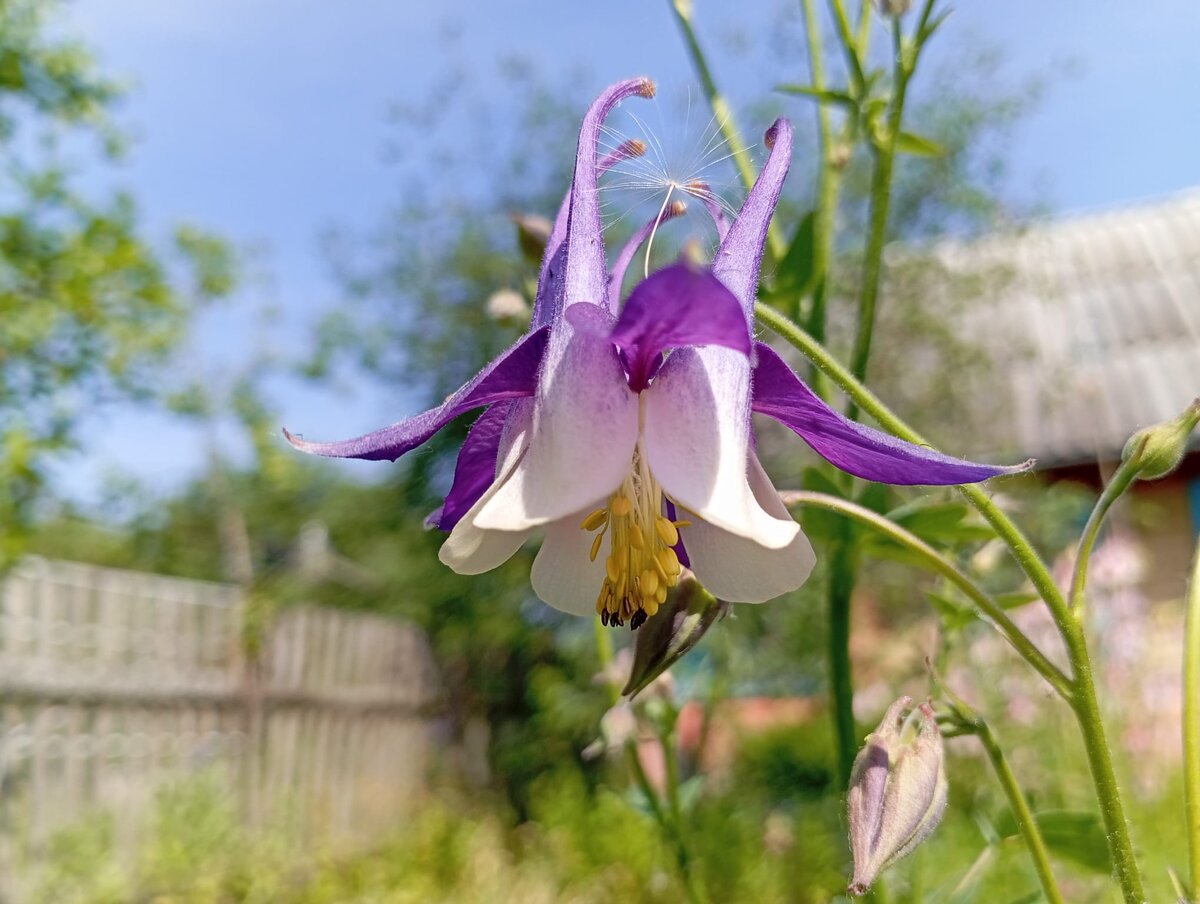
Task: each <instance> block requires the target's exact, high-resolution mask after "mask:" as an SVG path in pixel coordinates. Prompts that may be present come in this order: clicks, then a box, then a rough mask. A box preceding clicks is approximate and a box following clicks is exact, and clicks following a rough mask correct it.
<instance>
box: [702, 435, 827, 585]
mask: <svg viewBox="0 0 1200 904" xmlns="http://www.w3.org/2000/svg"><path fill="white" fill-rule="evenodd" d="M749 477H750V486H751V488H752V489H753V490H754V496H755V498H756V499H757V500H758V503H759V505H761V506H762V507H763V509H765V510H766V511H767V512H769V513H770V514H771V515H773V516H775V517H777V518H786V519H788V520H789V521H791V520H792V519H791V516H790V515H789V514H788V511H787V508H786V507H785V506H784V504H783V502H782V501H780V499H779V493H778V491H776V489H775V487H774V486H773V485H772V484H771V479H770V478H769V477H767V475H766V472H765V471H763V468H762V465H761V464H760V463H759V461H758V456H756V455H754V454H753V453H751V454H750V474H749ZM793 523H795V522H793ZM682 534H683V543H684V546H686V547H687V552H688V558H689V559H690V560H691V563H692V571H694V572H695V573H696V577H697V578H699V579H700V583H702V584H703V585H704V586H705V588H706V589H707V590H708V591H709V592H710V593H712V594H713V595H714V596H716V597H718V598H720V599H723V600H728V601H729V602H731V603H763V602H766V601H767V600H770V599H774V598H775V597H777V596H781V595H782V594H784V593H788V592H789V591H792V590H795V589H796V588H797V587H799V586H800V585H801V584H803V583H804V582H805V581H806V580H807V579H808V576H809V574H810V573H811V572H812V570H813V565H815V564H816V561H817V557H816V556H815V555H814V554H813V550H812V546H811V545H809V542H808V538H807V537H805V536H804V534H803V533H801V532H800V531H799V530H797V532H796V535H795V537H793V538H792V541H791V542H790V543H789V544H788V545H787V546H784V547H783V548H782V549H766V548H764V547H763V546H760V545H759V544H758V543H755V542H754V541H753V540H747V539H745V538H744V537H738V536H735V535H734V534H731V533H728V532H727V531H723V530H721V529H720V528H717V527H713V526H712V525H711V524H706V523H705V522H703V521H693V522H692V525H691V526H690V527H685V528H683V531H682Z"/></svg>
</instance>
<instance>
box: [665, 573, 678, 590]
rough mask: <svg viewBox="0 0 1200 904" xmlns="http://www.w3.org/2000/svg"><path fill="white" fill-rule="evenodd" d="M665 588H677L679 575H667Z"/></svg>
mask: <svg viewBox="0 0 1200 904" xmlns="http://www.w3.org/2000/svg"><path fill="white" fill-rule="evenodd" d="M667 586H668V587H678V586H679V575H677V574H672V575H668V576H667Z"/></svg>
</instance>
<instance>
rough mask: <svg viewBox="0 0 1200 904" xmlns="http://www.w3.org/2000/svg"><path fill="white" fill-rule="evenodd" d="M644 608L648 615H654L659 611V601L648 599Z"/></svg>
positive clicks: (643, 605)
mask: <svg viewBox="0 0 1200 904" xmlns="http://www.w3.org/2000/svg"><path fill="white" fill-rule="evenodd" d="M642 608H643V609H645V610H646V614H647V615H653V614H654V613H656V612H657V611H658V600H657V599H648V600H646V601H645V602H644V603H642Z"/></svg>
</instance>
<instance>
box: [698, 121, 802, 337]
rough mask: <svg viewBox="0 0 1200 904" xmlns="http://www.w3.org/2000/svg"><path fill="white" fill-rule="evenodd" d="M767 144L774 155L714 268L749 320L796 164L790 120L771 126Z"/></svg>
mask: <svg viewBox="0 0 1200 904" xmlns="http://www.w3.org/2000/svg"><path fill="white" fill-rule="evenodd" d="M766 143H767V146H768V147H769V148H770V149H771V154H770V156H769V157H767V163H766V165H765V166H764V167H763V168H762V172H761V173H759V174H758V179H756V180H755V182H754V187H753V188H751V189H750V194H749V195H747V196H746V200H745V201H744V202H743V203H742V209H741V211H739V212H738V215H737V217H735V218H734V221H733V223H732V224H731V225H730V227H729V232H727V233H726V234H725V239H724V241H722V242H721V247H720V248H718V249H717V255H716V257H715V258H714V259H713V268H712V269H713V273H714V274H716V276H717V277H718V278H719V279H720V280H721V282H723V283H725V285H727V286H728V287H729V290H730V291H731V292H733V294H734V295H736V296H737V297H738V299H739V300H740V301H741V303H742V308H743V310H744V312H745V316H746V320H747V322H748V323H749V322H753V319H754V298H755V295H756V293H757V290H758V271H759V267H760V266H761V265H762V256H763V247H764V245H765V244H766V241H767V226H768V225H769V224H770V222H771V215H772V214H773V213H774V212H775V205H776V204H777V203H778V202H779V194H780V192H782V191H783V180H784V178H785V177H786V176H787V173H788V168H789V167H790V166H791V164H792V124H791V123H790V122H788V121H787V120H786V119H777V120H775V123H774V125H772V126H771V128H769V129H767V135H766Z"/></svg>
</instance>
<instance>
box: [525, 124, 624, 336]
mask: <svg viewBox="0 0 1200 904" xmlns="http://www.w3.org/2000/svg"><path fill="white" fill-rule="evenodd" d="M644 150H645V145H643V144H642V143H641V142H635V141H626V142H624V143H622V144H621V145H620V146H618V147H617V149H616V150H615V151H613V152H612V153H609V154H605V155H604V156H603V157H601V158H600V162H599V163H597V164H596V172H597V173H598V174H603V173H606V172H608V171H609V170H610V169H612V168H613V167H614V166H616V165H617V164H618V163H620V162H621V161H622V160H628V159H629V158H630V157H637V156H639V155H640V154H642V153H643V151H644ZM570 212H571V192H570V191H568V192H567V193H566V195H564V196H563V199H562V203H561V204H559V206H558V213H557V214H556V215H555V217H554V225H553V226H552V227H551V229H550V238H549V239H548V240H547V241H546V250H545V252H544V254H543V256H542V266H541V269H540V270H539V271H538V287H537V294H536V295H535V296H534V299H533V326H534V328H535V329H536V328H537V327H539V326H546V325H547V324H548V323H550V322H551V321H553V320H555V319H557V317H558V315H559V313H560V312H561V311H562V290H563V266H564V263H565V261H566V258H567V250H566V245H565V244H564V243H565V241H566V238H567V219H568V215H569V214H570ZM614 310H616V309H615V308H614Z"/></svg>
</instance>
